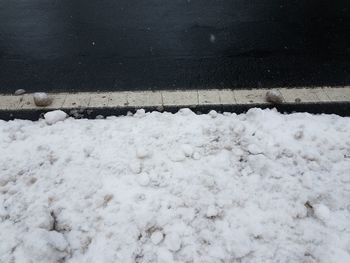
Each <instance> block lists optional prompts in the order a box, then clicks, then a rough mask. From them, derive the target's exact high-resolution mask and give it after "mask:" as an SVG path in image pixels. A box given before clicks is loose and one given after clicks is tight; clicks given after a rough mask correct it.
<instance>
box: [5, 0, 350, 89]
mask: <svg viewBox="0 0 350 263" xmlns="http://www.w3.org/2000/svg"><path fill="white" fill-rule="evenodd" d="M349 32H350V2H349V1H347V0H338V1H337V0H335V1H322V0H317V1H316V0H314V1H305V0H294V1H293V0H288V1H282V0H147V1H146V0H88V1H87V0H1V1H0V92H13V90H15V89H17V88H25V89H26V90H28V91H34V90H51V91H62V90H65V91H68V90H108V89H113V90H117V89H118V90H120V89H155V88H157V89H165V88H210V87H215V88H218V87H225V88H235V87H264V86H277V85H282V86H299V85H307V86H312V85H344V84H350V37H349Z"/></svg>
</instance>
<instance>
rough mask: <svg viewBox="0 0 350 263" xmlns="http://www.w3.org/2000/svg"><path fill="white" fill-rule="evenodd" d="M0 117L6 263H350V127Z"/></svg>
mask: <svg viewBox="0 0 350 263" xmlns="http://www.w3.org/2000/svg"><path fill="white" fill-rule="evenodd" d="M46 122H47V118H46V120H39V121H36V122H31V121H25V120H15V121H9V122H5V121H0V151H1V154H0V262H16V263H17V262H20V263H30V262H35V263H40V262H45V263H50V262H69V263H77V262H87V263H89V262H91V263H95V262H102V263H104V262H108V263H109V262H195V263H197V262H241V263H242V262H243V263H244V262H298V263H299V262H324V263H332V262H334V263H341V262H344V263H345V262H350V201H349V200H350V136H349V135H350V118H342V117H339V116H336V115H311V114H307V113H297V114H290V115H283V114H280V113H278V112H276V111H274V110H260V109H251V110H249V111H248V112H247V113H246V114H241V115H236V114H231V113H224V114H218V113H215V112H211V113H210V114H207V115H195V114H194V113H193V112H192V111H190V110H189V109H182V110H180V111H179V112H178V113H176V114H171V113H158V112H153V113H146V112H144V111H139V112H138V113H137V114H135V115H133V116H131V115H129V116H122V117H108V118H107V119H98V120H84V119H82V120H75V119H72V118H68V119H65V120H64V121H59V122H56V123H55V124H54V125H47V124H46Z"/></svg>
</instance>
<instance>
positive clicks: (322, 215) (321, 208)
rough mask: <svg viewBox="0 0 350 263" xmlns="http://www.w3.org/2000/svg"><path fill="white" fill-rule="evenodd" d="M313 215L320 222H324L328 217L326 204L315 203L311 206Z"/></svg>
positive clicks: (328, 212)
mask: <svg viewBox="0 0 350 263" xmlns="http://www.w3.org/2000/svg"><path fill="white" fill-rule="evenodd" d="M313 209H314V214H315V216H316V217H317V218H318V219H320V220H321V221H322V222H324V223H326V222H327V221H328V219H329V217H330V211H329V209H328V207H327V206H325V205H323V204H317V205H314V206H313Z"/></svg>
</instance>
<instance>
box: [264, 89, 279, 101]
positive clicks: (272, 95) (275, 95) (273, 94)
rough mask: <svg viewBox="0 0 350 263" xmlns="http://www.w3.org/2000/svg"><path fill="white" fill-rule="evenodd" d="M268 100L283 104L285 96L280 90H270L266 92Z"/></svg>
mask: <svg viewBox="0 0 350 263" xmlns="http://www.w3.org/2000/svg"><path fill="white" fill-rule="evenodd" d="M266 101H267V102H271V103H274V104H281V103H282V102H283V97H282V94H281V93H280V92H279V91H277V90H269V91H268V92H266Z"/></svg>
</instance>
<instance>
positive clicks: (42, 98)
mask: <svg viewBox="0 0 350 263" xmlns="http://www.w3.org/2000/svg"><path fill="white" fill-rule="evenodd" d="M33 97H34V103H35V105H36V106H39V107H46V106H49V105H51V103H52V98H51V97H50V96H49V95H48V94H47V93H45V92H35V93H34V94H33Z"/></svg>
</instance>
